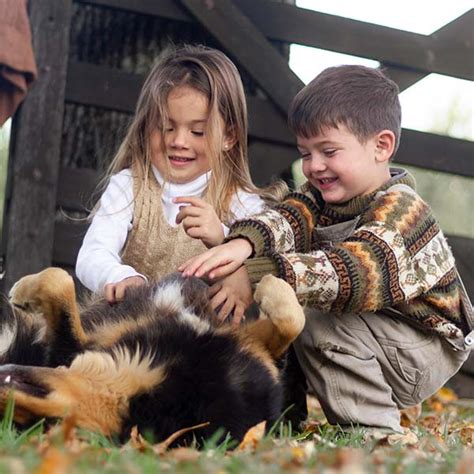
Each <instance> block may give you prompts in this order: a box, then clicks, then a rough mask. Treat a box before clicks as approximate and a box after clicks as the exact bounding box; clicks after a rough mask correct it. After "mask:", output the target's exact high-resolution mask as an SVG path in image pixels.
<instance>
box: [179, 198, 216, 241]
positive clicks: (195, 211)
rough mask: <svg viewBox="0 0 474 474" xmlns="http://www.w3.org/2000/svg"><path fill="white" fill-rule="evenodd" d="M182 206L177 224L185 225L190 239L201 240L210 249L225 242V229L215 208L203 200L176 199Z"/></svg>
mask: <svg viewBox="0 0 474 474" xmlns="http://www.w3.org/2000/svg"><path fill="white" fill-rule="evenodd" d="M174 202H175V203H177V204H189V205H188V206H180V208H179V213H178V215H177V216H176V223H177V224H181V223H182V224H183V227H184V230H185V232H186V234H188V235H189V237H192V238H193V239H200V240H202V242H203V243H204V245H205V246H206V247H208V248H210V247H215V246H216V245H219V244H221V243H222V242H223V241H224V229H223V228H222V223H221V221H220V220H219V217H217V214H216V211H215V210H214V208H213V207H212V206H211V205H210V204H209V203H207V202H206V201H204V200H203V199H201V198H194V197H178V198H175V199H174Z"/></svg>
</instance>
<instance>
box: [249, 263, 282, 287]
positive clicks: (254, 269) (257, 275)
mask: <svg viewBox="0 0 474 474" xmlns="http://www.w3.org/2000/svg"><path fill="white" fill-rule="evenodd" d="M244 265H245V268H246V269H247V273H248V275H249V279H250V283H251V284H252V286H254V285H256V284H257V283H258V282H259V281H260V280H261V279H262V278H263V277H264V276H265V275H268V274H270V275H274V276H278V275H279V271H278V264H277V263H276V262H275V261H274V260H272V259H271V258H268V257H259V258H250V259H248V260H246V261H245V263H244Z"/></svg>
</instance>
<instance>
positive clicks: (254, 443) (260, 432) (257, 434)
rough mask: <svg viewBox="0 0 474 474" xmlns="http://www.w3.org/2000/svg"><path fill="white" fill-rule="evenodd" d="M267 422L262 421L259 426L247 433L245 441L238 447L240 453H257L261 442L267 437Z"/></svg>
mask: <svg viewBox="0 0 474 474" xmlns="http://www.w3.org/2000/svg"><path fill="white" fill-rule="evenodd" d="M265 427H266V422H265V421H262V422H261V423H259V424H258V425H255V426H253V427H252V428H250V429H249V430H248V431H247V433H245V436H244V439H243V440H242V441H241V443H240V444H239V446H238V447H237V450H238V451H244V450H245V451H255V450H256V449H257V447H258V444H259V442H260V440H261V439H262V438H263V437H264V436H265Z"/></svg>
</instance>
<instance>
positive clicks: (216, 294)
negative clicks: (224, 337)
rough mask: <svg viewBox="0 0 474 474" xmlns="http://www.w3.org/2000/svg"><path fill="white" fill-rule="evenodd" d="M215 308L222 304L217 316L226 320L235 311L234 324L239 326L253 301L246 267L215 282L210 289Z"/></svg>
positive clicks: (212, 304) (212, 303)
mask: <svg viewBox="0 0 474 474" xmlns="http://www.w3.org/2000/svg"><path fill="white" fill-rule="evenodd" d="M209 295H210V296H211V306H212V308H213V309H216V308H218V307H219V306H221V308H220V310H219V313H218V315H217V317H218V318H219V319H220V320H221V321H224V320H225V318H227V316H228V315H229V314H230V313H231V312H232V310H233V311H234V314H233V317H232V325H234V326H238V325H239V324H240V322H241V320H242V318H243V317H244V312H245V310H246V309H247V308H248V307H249V306H250V304H251V303H252V301H253V294H252V287H251V286H250V279H249V276H248V273H247V270H246V268H245V267H240V268H239V269H238V270H237V271H235V272H234V273H232V274H230V275H229V276H227V277H225V278H223V279H222V280H220V281H218V282H217V283H214V285H212V286H211V288H210V289H209Z"/></svg>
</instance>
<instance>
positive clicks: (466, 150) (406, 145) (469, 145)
mask: <svg viewBox="0 0 474 474" xmlns="http://www.w3.org/2000/svg"><path fill="white" fill-rule="evenodd" d="M395 161H396V162H397V163H404V164H406V165H413V166H419V167H420V168H425V169H429V170H433V171H442V172H445V173H452V174H459V175H462V176H469V177H474V143H473V142H471V141H468V140H460V139H457V138H451V137H445V136H442V135H435V134H434V133H426V132H417V131H415V130H408V129H403V130H402V138H401V140H400V148H399V149H398V152H397V155H396V157H395Z"/></svg>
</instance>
